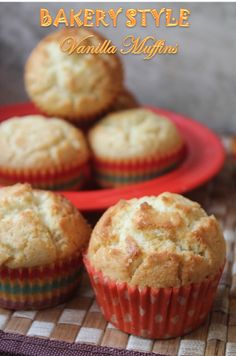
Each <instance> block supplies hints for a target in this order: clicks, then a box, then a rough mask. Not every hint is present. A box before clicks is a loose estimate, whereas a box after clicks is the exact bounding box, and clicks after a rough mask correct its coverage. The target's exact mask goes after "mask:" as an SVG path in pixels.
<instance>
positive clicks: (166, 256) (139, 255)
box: [88, 193, 225, 288]
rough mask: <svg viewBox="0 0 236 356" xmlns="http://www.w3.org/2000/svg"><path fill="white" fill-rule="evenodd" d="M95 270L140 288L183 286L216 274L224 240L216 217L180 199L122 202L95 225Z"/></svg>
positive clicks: (169, 196) (90, 250) (221, 261)
mask: <svg viewBox="0 0 236 356" xmlns="http://www.w3.org/2000/svg"><path fill="white" fill-rule="evenodd" d="M88 260H89V261H90V263H91V264H92V266H93V267H94V268H95V269H96V270H98V271H101V272H102V273H103V275H104V276H105V277H109V278H110V279H111V280H113V281H119V282H127V283H128V285H136V286H140V287H145V286H149V287H154V288H159V287H180V286H183V285H184V286H185V285H188V284H190V283H199V282H201V281H203V280H204V279H205V278H207V277H212V276H214V275H216V274H217V273H218V272H219V270H220V269H222V267H223V265H224V261H225V242H224V238H223V235H222V231H221V228H220V226H219V223H218V222H217V220H216V218H215V217H214V216H208V215H207V214H206V212H205V211H204V210H203V209H202V208H201V207H200V205H199V204H198V203H195V202H192V201H190V200H188V199H186V198H184V197H183V196H181V195H177V194H171V193H163V194H161V195H159V196H158V197H143V198H141V199H132V200H129V201H120V202H119V203H118V204H116V205H115V206H113V207H111V208H110V209H108V210H107V211H106V212H105V213H104V215H103V216H102V218H101V219H100V220H99V222H98V223H97V225H96V226H95V228H94V230H93V233H92V237H91V240H90V244H89V248H88Z"/></svg>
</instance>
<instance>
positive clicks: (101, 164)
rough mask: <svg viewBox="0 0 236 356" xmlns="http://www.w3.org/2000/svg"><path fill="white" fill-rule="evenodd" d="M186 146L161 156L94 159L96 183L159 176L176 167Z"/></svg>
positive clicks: (117, 183)
mask: <svg viewBox="0 0 236 356" xmlns="http://www.w3.org/2000/svg"><path fill="white" fill-rule="evenodd" d="M185 153H186V147H185V146H184V145H183V146H181V148H178V149H177V150H176V151H174V152H171V153H170V154H168V155H165V156H162V157H159V156H158V157H150V158H146V159H134V160H132V161H130V160H127V161H125V160H123V161H115V160H114V161H111V160H109V161H108V160H100V159H98V158H95V159H94V169H95V174H96V180H97V182H98V184H100V185H101V186H104V187H112V186H121V185H126V184H132V183H138V182H142V181H145V180H150V179H153V178H155V177H158V176H161V175H163V174H164V173H166V172H168V171H170V170H171V169H173V168H174V167H176V166H177V165H178V164H179V163H180V162H181V160H182V159H183V158H184V156H185Z"/></svg>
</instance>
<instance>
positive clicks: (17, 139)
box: [0, 115, 89, 190]
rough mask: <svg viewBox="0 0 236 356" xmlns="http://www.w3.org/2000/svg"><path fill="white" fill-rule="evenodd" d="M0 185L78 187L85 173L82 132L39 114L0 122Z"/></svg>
mask: <svg viewBox="0 0 236 356" xmlns="http://www.w3.org/2000/svg"><path fill="white" fill-rule="evenodd" d="M0 152H1V155H0V184H2V185H11V184H15V183H18V182H19V183H24V182H28V183H31V184H32V185H33V186H34V187H36V188H45V189H52V190H71V189H78V188H80V187H81V186H82V184H83V183H84V182H85V181H86V179H87V176H88V174H89V165H88V161H89V149H88V146H87V142H86V139H85V137H84V135H83V133H82V132H81V131H80V130H79V129H76V128H74V127H73V126H72V125H70V124H69V123H67V122H65V121H63V120H61V119H57V118H51V119H46V118H45V117H43V116H40V115H29V116H24V117H13V118H10V119H8V120H6V121H4V122H2V123H1V124H0Z"/></svg>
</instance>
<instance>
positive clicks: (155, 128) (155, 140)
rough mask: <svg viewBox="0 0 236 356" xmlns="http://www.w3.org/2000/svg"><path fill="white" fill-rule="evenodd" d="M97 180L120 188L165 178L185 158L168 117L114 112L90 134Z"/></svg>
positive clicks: (140, 111)
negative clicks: (161, 176)
mask: <svg viewBox="0 0 236 356" xmlns="http://www.w3.org/2000/svg"><path fill="white" fill-rule="evenodd" d="M88 138H89V143H90V146H91V150H92V153H93V158H94V166H95V172H96V179H97V181H98V183H99V184H100V185H101V186H104V187H116V186H120V185H125V184H131V183H137V182H141V181H145V180H149V179H152V178H155V177H157V176H160V175H163V174H164V173H165V172H167V171H169V170H171V169H173V168H174V167H175V166H176V165H177V164H179V163H180V161H181V160H182V159H183V158H184V154H185V144H184V141H183V138H182V137H181V134H180V133H179V131H178V129H177V127H176V126H175V125H174V123H172V122H171V121H170V120H169V119H168V118H166V117H163V116H160V115H157V114H155V113H153V112H152V111H150V110H147V109H143V108H136V109H130V110H124V111H119V112H117V113H111V114H109V115H107V116H106V117H105V118H104V119H102V120H101V121H100V122H98V123H97V124H96V125H95V126H94V127H93V128H92V129H91V130H90V131H89V135H88Z"/></svg>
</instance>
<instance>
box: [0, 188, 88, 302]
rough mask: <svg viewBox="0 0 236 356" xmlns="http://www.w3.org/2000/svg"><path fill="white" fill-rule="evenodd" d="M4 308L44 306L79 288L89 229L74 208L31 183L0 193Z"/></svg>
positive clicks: (0, 279)
mask: <svg viewBox="0 0 236 356" xmlns="http://www.w3.org/2000/svg"><path fill="white" fill-rule="evenodd" d="M0 207H1V208H0V290H1V293H0V306H1V307H4V308H10V309H38V308H46V307H49V306H52V305H56V304H58V303H61V302H63V301H64V300H66V299H67V298H68V297H69V296H70V295H71V294H72V293H73V292H74V290H75V289H76V287H77V286H78V282H79V278H80V268H81V262H82V261H81V253H82V250H83V248H84V247H86V244H87V243H88V240H89V237H90V232H91V231H90V227H89V226H88V224H87V223H86V221H85V220H84V218H83V217H82V215H81V214H80V213H79V212H78V210H77V209H76V208H74V207H73V206H72V204H71V203H70V202H69V201H67V200H66V199H65V198H63V197H62V196H60V195H57V194H55V193H52V192H47V191H40V190H33V189H32V188H31V186H30V185H29V184H16V185H14V186H11V187H5V188H2V189H0Z"/></svg>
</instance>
